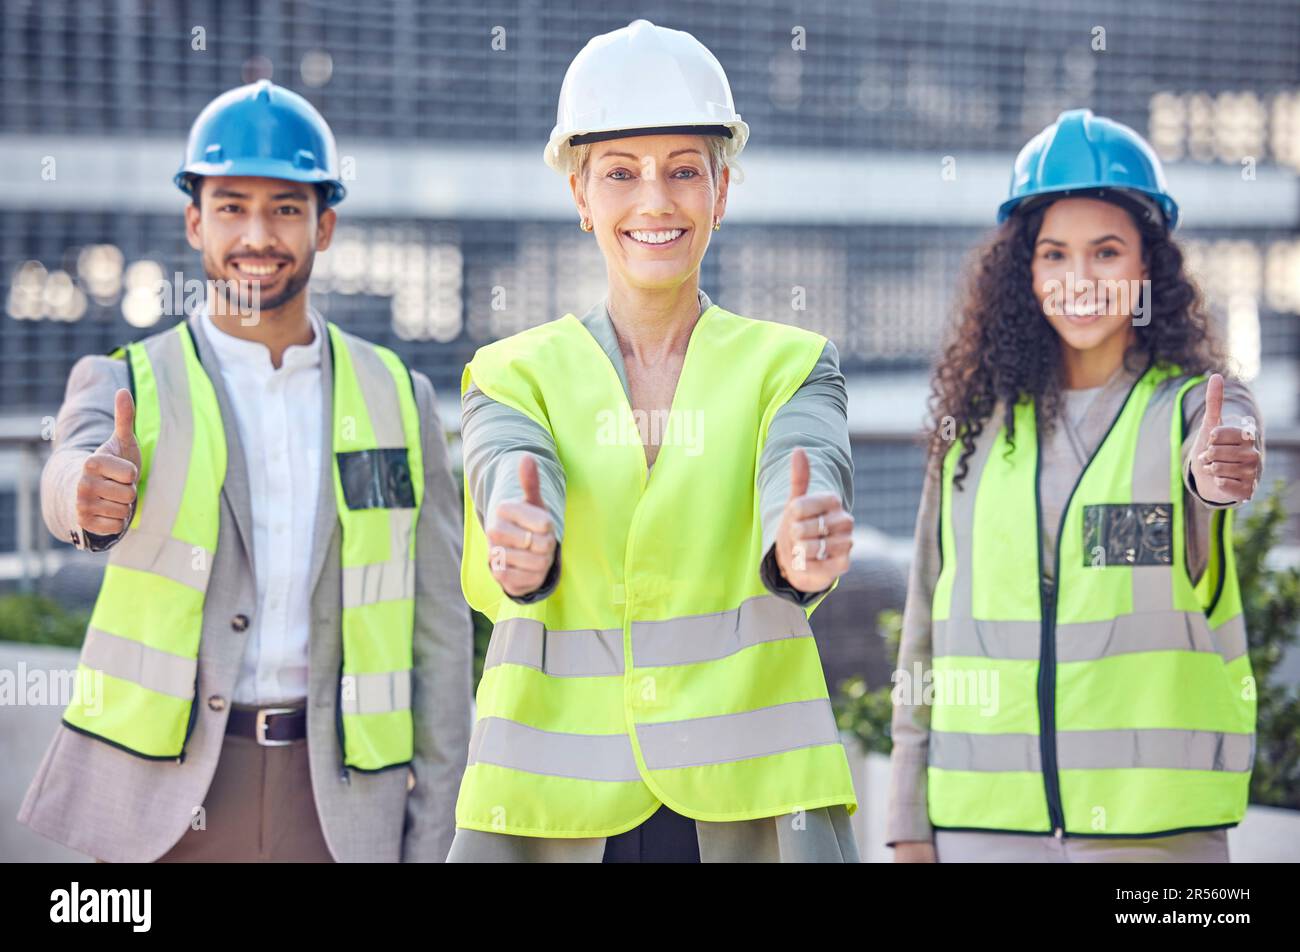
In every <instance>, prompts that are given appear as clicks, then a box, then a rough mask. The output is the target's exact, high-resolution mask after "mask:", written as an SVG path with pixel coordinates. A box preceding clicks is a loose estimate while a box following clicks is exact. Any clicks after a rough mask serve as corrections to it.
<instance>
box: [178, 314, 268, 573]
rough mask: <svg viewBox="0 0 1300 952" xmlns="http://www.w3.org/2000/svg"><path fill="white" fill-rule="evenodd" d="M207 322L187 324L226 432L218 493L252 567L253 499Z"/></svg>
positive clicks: (196, 320) (196, 316)
mask: <svg viewBox="0 0 1300 952" xmlns="http://www.w3.org/2000/svg"><path fill="white" fill-rule="evenodd" d="M206 323H207V321H206V319H205V318H204V317H203V312H201V311H200V312H196V313H195V314H194V315H193V316H191V317H190V319H189V321H188V324H189V329H190V333H191V335H192V336H193V338H194V349H195V351H196V352H197V353H198V356H199V363H201V364H203V369H204V372H205V373H206V374H207V376H208V379H209V380H210V381H212V389H213V391H214V392H215V393H216V396H217V405H218V406H219V407H220V408H221V425H222V428H223V429H224V430H225V432H226V478H225V480H224V482H223V483H222V486H221V493H222V495H224V496H225V497H226V501H227V502H228V503H229V504H230V510H231V512H232V513H233V514H234V517H235V525H236V527H237V528H238V529H239V537H240V541H241V542H242V543H243V545H244V554H245V555H246V556H247V558H248V564H249V565H250V566H252V564H253V499H252V493H251V491H250V490H249V486H248V459H247V457H246V456H245V455H244V446H243V444H242V443H241V442H240V440H239V427H238V426H236V425H235V408H234V407H233V406H232V405H231V403H230V394H228V393H227V392H226V384H225V381H224V380H223V379H222V376H221V371H220V367H221V363H220V360H219V359H218V357H217V352H216V350H215V348H213V346H212V341H211V340H209V339H208V334H207V330H206V328H205V327H204V325H205V324H206Z"/></svg>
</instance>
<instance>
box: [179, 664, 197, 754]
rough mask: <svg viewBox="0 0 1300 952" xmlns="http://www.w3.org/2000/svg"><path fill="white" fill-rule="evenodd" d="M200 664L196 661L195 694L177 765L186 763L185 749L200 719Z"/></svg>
mask: <svg viewBox="0 0 1300 952" xmlns="http://www.w3.org/2000/svg"><path fill="white" fill-rule="evenodd" d="M198 715H199V662H198V659H195V661H194V694H193V700H192V701H191V702H190V718H189V720H188V721H187V722H186V724H185V739H184V740H182V741H181V752H180V754H178V755H177V757H176V763H177V764H183V763H185V748H186V747H188V746H189V743H190V735H191V734H193V733H194V722H195V721H197V720H198V719H199V716H198Z"/></svg>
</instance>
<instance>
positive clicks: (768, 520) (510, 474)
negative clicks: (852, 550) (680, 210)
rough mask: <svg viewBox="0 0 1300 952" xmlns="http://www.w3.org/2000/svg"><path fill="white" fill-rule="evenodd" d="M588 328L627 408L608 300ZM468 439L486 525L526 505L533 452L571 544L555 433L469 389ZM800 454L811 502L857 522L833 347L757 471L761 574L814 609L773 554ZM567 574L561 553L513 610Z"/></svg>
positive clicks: (775, 424) (784, 414) (472, 487)
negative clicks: (832, 497) (829, 499)
mask: <svg viewBox="0 0 1300 952" xmlns="http://www.w3.org/2000/svg"><path fill="white" fill-rule="evenodd" d="M699 301H700V313H701V314H703V313H704V312H705V311H706V310H708V309H709V308H710V307H712V306H713V304H712V302H711V301H710V300H709V297H708V295H706V294H705V293H704V292H703V291H700V292H699ZM581 320H582V323H583V325H584V326H585V327H586V328H587V330H588V331H590V332H591V335H592V337H593V338H595V340H596V342H597V343H598V344H599V345H600V347H601V349H602V350H604V351H605V354H606V356H607V357H609V361H610V363H611V364H613V366H614V369H615V370H616V371H617V372H618V378H619V380H620V381H621V382H622V384H623V391H624V393H625V394H627V396H628V401H629V403H630V402H631V390H630V388H629V386H628V381H627V370H626V368H625V366H624V364H623V354H622V351H620V350H619V346H618V337H617V335H616V334H615V332H614V325H613V323H612V322H611V320H610V316H609V307H608V299H606V300H603V301H601V302H600V303H599V304H597V305H595V306H594V307H592V308H591V309H590V310H589V311H588V312H587V313H586V314H585V315H583V317H582V318H581ZM461 439H462V441H463V456H464V465H465V474H466V478H467V485H468V486H469V491H470V496H471V498H472V499H473V503H474V510H475V512H476V513H477V515H478V518H479V521H480V524H481V523H482V521H483V517H484V514H485V513H488V512H492V511H493V510H494V509H495V508H496V506H497V505H499V504H500V503H502V502H506V501H509V500H514V499H520V498H522V497H523V491H522V489H521V488H520V486H519V476H518V465H519V463H518V457H519V454H520V453H525V452H526V453H531V454H532V455H533V456H534V457H535V458H536V460H537V472H538V482H539V484H540V489H541V495H542V502H543V503H544V505H545V507H546V510H547V512H548V513H549V514H550V516H551V521H552V523H553V524H554V525H555V537H556V539H557V541H558V540H562V539H563V538H564V493H565V482H564V469H563V467H561V466H560V461H559V456H558V454H557V452H556V447H555V441H554V439H553V438H552V436H551V434H550V433H549V432H547V431H546V430H545V429H544V428H543V427H541V426H539V425H538V424H537V423H535V422H534V421H533V420H531V419H529V418H528V416H527V415H525V414H523V413H521V412H519V411H518V410H516V409H514V408H513V407H508V406H505V405H504V404H502V403H499V402H497V401H496V400H493V399H492V398H491V397H489V396H487V395H486V394H484V393H483V391H481V390H479V389H478V387H476V386H474V384H473V382H471V383H470V385H469V387H468V389H467V390H466V391H465V394H464V397H463V398H462V400H461ZM797 447H803V449H804V451H805V452H806V453H807V454H808V469H809V482H808V492H809V493H819V492H833V493H835V494H837V495H838V496H839V497H840V500H841V501H842V502H843V504H844V508H845V509H846V510H848V511H850V512H851V511H852V509H853V456H852V454H851V452H850V450H849V431H848V391H847V388H846V386H845V383H844V375H843V374H842V373H840V368H839V353H838V351H837V350H836V348H835V345H834V344H832V343H831V342H830V341H827V342H826V346H825V347H824V348H823V349H822V353H821V356H820V357H819V358H818V360H817V363H816V365H815V366H814V367H813V369H812V371H811V372H810V373H809V374H808V377H807V379H806V380H804V382H803V384H802V385H801V386H800V388H799V389H798V390H797V391H796V392H795V394H794V396H792V397H791V398H790V399H789V401H787V402H786V404H785V405H784V406H782V407H781V408H780V409H779V410H777V412H776V413H775V414H773V416H772V422H771V423H770V424H769V425H768V432H767V442H766V443H764V445H763V452H762V454H761V456H760V458H759V462H758V476H757V488H758V493H759V500H760V508H761V513H762V528H763V552H764V553H765V555H764V558H763V560H762V563H761V565H760V566H759V574H760V577H761V578H762V581H763V584H764V585H765V586H766V587H767V589H768V591H770V592H772V593H773V594H776V595H781V596H783V597H785V598H788V599H790V600H791V601H794V602H796V603H797V604H800V605H807V604H808V603H810V602H811V601H813V600H814V599H816V598H818V597H819V596H820V595H822V594H824V593H823V592H810V593H803V592H799V591H797V590H796V589H795V588H793V587H792V586H790V585H789V584H788V583H787V582H786V581H785V579H784V578H783V577H782V576H781V573H780V569H779V568H778V567H777V564H776V553H775V550H774V548H773V544H774V542H775V541H776V533H777V529H778V528H779V527H780V523H781V513H782V511H783V510H784V509H785V506H786V503H787V502H788V501H789V498H790V456H791V454H792V453H793V452H794V450H795V448H797ZM560 571H561V566H560V546H557V547H556V551H555V562H554V564H553V565H552V567H551V572H550V574H549V575H548V576H547V578H546V581H545V582H544V583H543V584H542V586H541V587H540V588H539V589H537V590H536V591H535V592H532V593H530V594H528V595H525V596H522V597H519V598H514V599H513V600H514V601H516V602H520V603H529V602H534V601H537V600H539V599H542V598H545V597H546V596H547V595H549V594H550V593H551V592H552V591H554V589H555V586H556V585H558V584H559V580H560ZM508 597H512V598H513V596H508Z"/></svg>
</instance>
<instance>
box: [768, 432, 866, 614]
mask: <svg viewBox="0 0 1300 952" xmlns="http://www.w3.org/2000/svg"><path fill="white" fill-rule="evenodd" d="M852 548H853V517H852V516H851V515H849V514H848V513H847V512H845V511H844V504H843V503H842V502H840V497H839V496H838V495H836V494H835V493H817V494H815V495H812V496H809V495H808V454H807V453H805V452H804V451H803V450H802V449H796V450H795V451H794V454H793V455H792V456H791V457H790V501H789V502H787V503H786V505H785V512H784V513H783V514H782V516H781V527H780V528H779V529H778V530H777V535H776V564H777V565H778V566H779V567H780V569H781V574H782V575H784V576H785V580H786V581H787V582H789V583H790V584H791V585H792V586H794V587H795V588H796V589H798V590H799V591H801V592H804V593H809V592H820V591H822V590H823V589H825V588H827V587H829V586H830V584H831V583H832V582H834V581H835V580H836V579H837V578H839V577H840V576H841V575H843V574H844V573H845V572H847V571H848V570H849V550H850V549H852Z"/></svg>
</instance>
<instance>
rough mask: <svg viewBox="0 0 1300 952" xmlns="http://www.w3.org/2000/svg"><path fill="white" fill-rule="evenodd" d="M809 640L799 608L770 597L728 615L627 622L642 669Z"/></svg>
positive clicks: (752, 601) (758, 598)
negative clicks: (766, 644) (786, 641)
mask: <svg viewBox="0 0 1300 952" xmlns="http://www.w3.org/2000/svg"><path fill="white" fill-rule="evenodd" d="M811 637H812V629H811V628H809V627H808V616H807V614H805V612H804V610H803V609H802V608H800V607H799V606H798V605H795V604H794V603H793V602H790V601H788V600H786V599H784V598H780V597H779V596H776V595H758V596H755V597H754V598H750V599H747V600H746V601H744V602H742V603H741V605H740V607H739V608H736V609H732V610H731V611H723V612H714V613H711V614H708V615H688V616H684V617H681V618H673V619H669V620H667V621H634V622H632V663H633V664H634V665H635V666H636V667H638V668H645V667H661V666H668V665H677V664H695V663H698V662H701V661H717V660H719V659H720V658H725V657H727V656H729V655H733V654H735V653H736V652H738V651H743V650H744V649H746V648H751V647H753V646H754V645H758V644H762V643H763V642H767V641H778V640H781V639H783V638H811Z"/></svg>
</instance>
